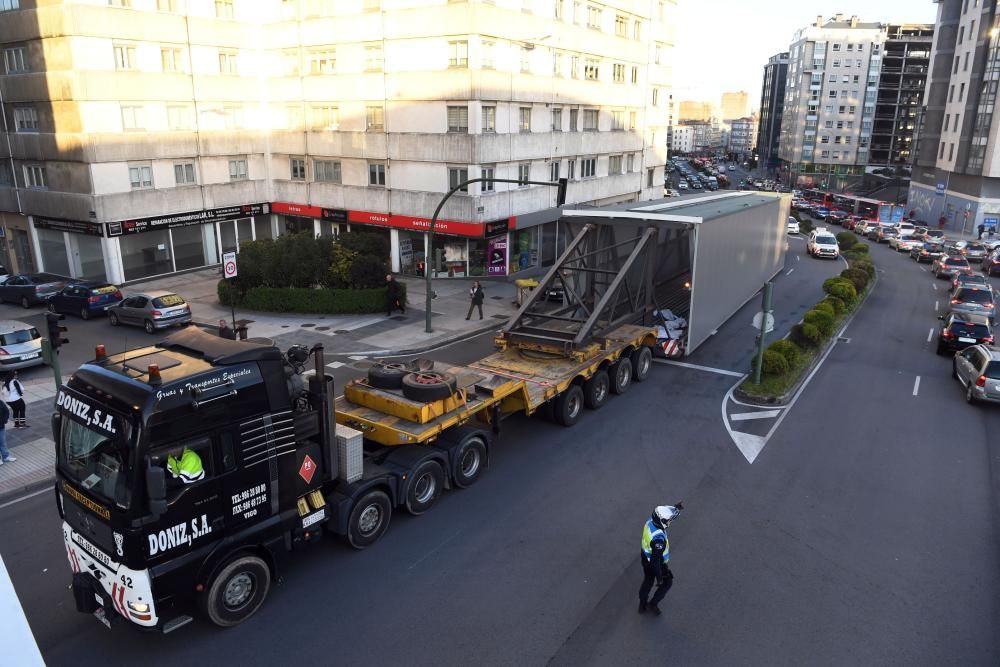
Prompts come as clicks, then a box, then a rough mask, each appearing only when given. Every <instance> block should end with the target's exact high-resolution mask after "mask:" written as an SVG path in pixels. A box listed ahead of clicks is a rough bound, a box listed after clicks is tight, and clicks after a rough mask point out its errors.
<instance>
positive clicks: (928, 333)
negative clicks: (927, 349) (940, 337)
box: [927, 327, 934, 343]
mask: <svg viewBox="0 0 1000 667" xmlns="http://www.w3.org/2000/svg"><path fill="white" fill-rule="evenodd" d="M931 338H934V327H931V330H930V331H928V332H927V342H928V343H929V342H931Z"/></svg>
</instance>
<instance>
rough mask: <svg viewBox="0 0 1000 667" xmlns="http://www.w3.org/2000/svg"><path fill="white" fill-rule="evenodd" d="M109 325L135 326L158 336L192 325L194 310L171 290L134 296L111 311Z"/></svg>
mask: <svg viewBox="0 0 1000 667" xmlns="http://www.w3.org/2000/svg"><path fill="white" fill-rule="evenodd" d="M108 322H110V323H111V326H113V327H116V326H118V325H119V324H133V325H136V326H140V327H142V328H143V329H145V330H146V333H154V332H155V331H157V330H158V329H166V328H167V327H173V326H183V325H185V324H188V323H190V322H191V307H190V306H188V305H187V303H186V302H185V301H184V299H183V298H182V297H181V296H180V295H178V294H174V293H173V292H168V291H167V290H151V291H149V292H142V293H139V294H130V295H129V296H127V297H125V299H124V300H122V301H121V303H119V304H117V305H114V306H111V308H109V309H108Z"/></svg>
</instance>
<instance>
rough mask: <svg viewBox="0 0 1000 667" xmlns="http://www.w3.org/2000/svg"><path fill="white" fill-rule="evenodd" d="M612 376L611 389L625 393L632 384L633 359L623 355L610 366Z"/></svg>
mask: <svg viewBox="0 0 1000 667" xmlns="http://www.w3.org/2000/svg"><path fill="white" fill-rule="evenodd" d="M608 376H610V377H611V391H612V392H614V393H615V394H624V393H625V392H626V391H628V388H629V387H631V386H632V359H631V358H629V357H621V358H619V359H618V361H616V362H615V363H613V364H611V366H610V367H609V368H608Z"/></svg>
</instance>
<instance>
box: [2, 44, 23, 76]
mask: <svg viewBox="0 0 1000 667" xmlns="http://www.w3.org/2000/svg"><path fill="white" fill-rule="evenodd" d="M24 56H25V49H24V47H23V46H15V47H12V48H9V49H4V50H3V64H4V71H5V72H6V73H7V74H23V73H25V72H27V71H28V65H27V61H26V60H25V57H24Z"/></svg>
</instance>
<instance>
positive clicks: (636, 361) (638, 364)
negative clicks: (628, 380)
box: [632, 345, 653, 382]
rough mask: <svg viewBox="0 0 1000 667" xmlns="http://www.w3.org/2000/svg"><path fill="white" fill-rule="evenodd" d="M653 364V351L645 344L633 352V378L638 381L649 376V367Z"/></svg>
mask: <svg viewBox="0 0 1000 667" xmlns="http://www.w3.org/2000/svg"><path fill="white" fill-rule="evenodd" d="M652 366H653V351H652V350H651V349H649V347H648V346H646V345H643V346H642V347H640V348H639V349H637V350H635V351H634V352H632V378H633V379H634V380H635V381H636V382H642V381H643V380H645V379H646V378H647V377H648V376H649V369H650V368H651V367H652Z"/></svg>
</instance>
